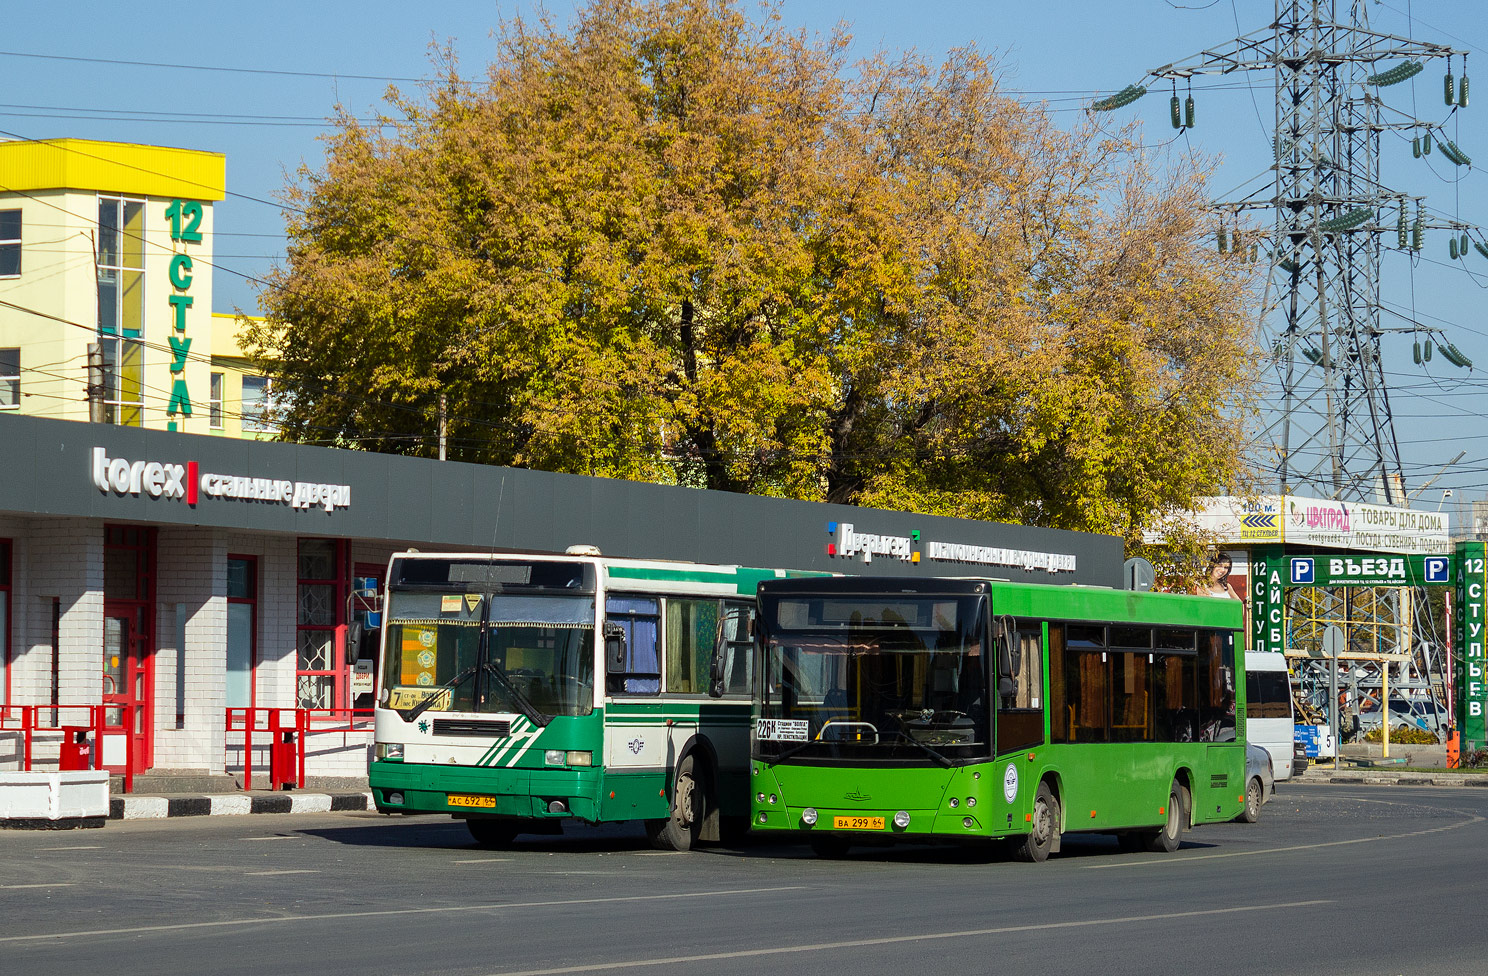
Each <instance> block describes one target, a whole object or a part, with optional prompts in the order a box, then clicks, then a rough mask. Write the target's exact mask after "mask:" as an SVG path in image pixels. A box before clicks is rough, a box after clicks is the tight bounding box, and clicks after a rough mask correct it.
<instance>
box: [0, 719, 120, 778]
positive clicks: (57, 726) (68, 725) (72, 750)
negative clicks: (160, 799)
mask: <svg viewBox="0 0 1488 976" xmlns="http://www.w3.org/2000/svg"><path fill="white" fill-rule="evenodd" d="M142 707H143V706H142V705H122V704H108V705H6V706H4V707H0V732H19V733H20V734H21V768H22V769H23V770H25V771H26V772H31V771H32V770H33V769H35V767H36V738H37V736H38V735H44V736H45V737H46V738H47V739H52V738H53V737H54V735H55V734H56V733H61V740H60V742H59V746H58V753H57V768H58V769H59V770H78V769H103V768H105V767H104V765H103V740H104V737H105V736H106V735H108V736H117V737H119V738H122V739H124V764H123V767H122V771H123V775H124V792H125V793H129V792H132V791H133V789H134V748H133V744H132V743H131V742H130V741H129V732H128V731H127V730H129V729H132V728H134V727H135V720H136V716H135V714H134V712H135V710H136V709H139V708H142ZM110 710H118V711H119V713H120V716H119V723H118V724H116V725H112V726H110V725H107V724H106V718H107V716H108V712H109V711H110ZM45 713H50V715H45ZM80 714H81V715H84V716H86V718H85V719H84V720H83V721H81V722H77V721H74V722H65V721H63V719H64V718H76V717H77V716H79V715H80ZM44 717H45V718H47V719H49V721H43V719H44ZM120 726H122V728H120ZM89 733H91V734H92V736H93V738H92V741H91V742H89V741H88V735H89Z"/></svg>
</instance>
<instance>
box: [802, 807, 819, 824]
mask: <svg viewBox="0 0 1488 976" xmlns="http://www.w3.org/2000/svg"><path fill="white" fill-rule="evenodd" d="M801 823H803V824H805V825H806V826H808V827H815V826H816V807H807V808H806V809H804V810H802V811H801Z"/></svg>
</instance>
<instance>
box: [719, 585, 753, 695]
mask: <svg viewBox="0 0 1488 976" xmlns="http://www.w3.org/2000/svg"><path fill="white" fill-rule="evenodd" d="M753 632H754V604H753V603H725V604H724V605H723V641H724V647H725V648H726V650H725V652H724V670H723V675H724V685H723V693H724V694H725V695H747V694H749V686H750V678H751V672H752V671H753V670H754V643H753V640H752V638H751V637H750V635H751V634H752V633H753Z"/></svg>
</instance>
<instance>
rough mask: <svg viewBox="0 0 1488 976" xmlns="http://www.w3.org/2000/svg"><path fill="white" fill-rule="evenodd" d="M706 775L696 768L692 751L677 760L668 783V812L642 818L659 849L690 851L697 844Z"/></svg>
mask: <svg viewBox="0 0 1488 976" xmlns="http://www.w3.org/2000/svg"><path fill="white" fill-rule="evenodd" d="M707 801H708V797H707V776H706V773H704V772H703V771H702V770H700V769H699V768H698V764H697V763H696V762H694V760H693V754H692V753H688V754H687V755H686V756H683V757H682V761H681V762H679V763H678V764H677V778H676V780H675V781H674V782H673V784H672V813H671V816H669V817H667V818H666V819H665V820H648V821H646V836H647V837H649V838H650V839H651V844H652V846H653V847H656V848H657V849H659V850H663V851H690V850H692V849H693V848H694V847H696V846H697V843H698V837H699V835H700V834H701V833H702V831H703V816H704V814H705V813H706V811H707V809H708V802H707Z"/></svg>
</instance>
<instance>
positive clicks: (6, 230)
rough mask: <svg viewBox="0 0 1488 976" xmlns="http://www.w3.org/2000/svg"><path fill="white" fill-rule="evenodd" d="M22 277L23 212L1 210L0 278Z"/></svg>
mask: <svg viewBox="0 0 1488 976" xmlns="http://www.w3.org/2000/svg"><path fill="white" fill-rule="evenodd" d="M20 275H21V212H20V211H19V210H0V278H19V277H20Z"/></svg>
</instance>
